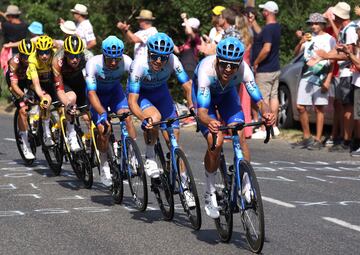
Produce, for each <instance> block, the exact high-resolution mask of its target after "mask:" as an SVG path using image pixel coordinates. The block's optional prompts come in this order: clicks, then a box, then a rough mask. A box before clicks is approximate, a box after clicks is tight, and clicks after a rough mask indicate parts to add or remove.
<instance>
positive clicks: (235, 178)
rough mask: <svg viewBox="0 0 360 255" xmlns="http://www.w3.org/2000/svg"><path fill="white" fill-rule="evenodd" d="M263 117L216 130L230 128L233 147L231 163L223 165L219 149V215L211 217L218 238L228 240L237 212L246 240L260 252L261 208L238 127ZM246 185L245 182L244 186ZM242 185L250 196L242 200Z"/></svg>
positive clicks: (262, 219)
mask: <svg viewBox="0 0 360 255" xmlns="http://www.w3.org/2000/svg"><path fill="white" fill-rule="evenodd" d="M264 124H265V123H264V122H263V121H259V122H253V123H238V124H236V125H231V126H221V127H220V128H219V130H220V131H226V130H229V131H231V133H232V134H231V136H230V137H231V140H232V147H233V151H234V161H233V165H231V166H230V167H229V169H227V167H226V160H225V155H224V151H223V150H221V154H220V165H219V172H220V175H219V174H217V177H216V183H215V187H216V198H217V202H218V206H219V211H220V217H219V218H217V219H215V226H216V229H217V232H218V234H219V237H220V239H221V241H223V242H228V241H229V240H230V239H231V236H232V232H233V214H234V213H238V212H239V214H240V218H241V222H242V225H243V227H244V230H245V235H246V240H247V241H248V244H249V246H250V249H251V251H253V252H255V253H260V252H261V250H262V247H263V245H264V239H265V223H264V210H263V204H262V199H261V192H260V187H259V183H258V181H257V178H256V175H255V172H254V170H253V168H252V166H251V164H250V162H248V161H246V160H245V159H244V158H243V153H242V150H241V146H240V139H239V135H238V131H240V130H242V129H243V128H245V127H250V126H261V125H264ZM271 129H272V128H271V127H266V138H265V140H264V143H268V141H269V139H270V134H271ZM216 137H217V136H216V135H214V134H213V145H212V148H211V150H214V149H215V144H216V140H217V139H216ZM246 185H247V186H246ZM243 186H246V190H247V192H250V193H248V194H250V198H249V197H248V200H246V197H245V193H244V192H243V189H244V187H243ZM249 200H250V201H249Z"/></svg>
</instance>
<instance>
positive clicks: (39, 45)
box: [36, 35, 53, 50]
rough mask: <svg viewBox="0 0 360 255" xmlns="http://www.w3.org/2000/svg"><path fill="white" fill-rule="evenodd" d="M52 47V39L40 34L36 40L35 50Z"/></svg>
mask: <svg viewBox="0 0 360 255" xmlns="http://www.w3.org/2000/svg"><path fill="white" fill-rule="evenodd" d="M52 47H53V40H52V39H51V37H49V36H47V35H41V36H39V38H38V39H37V40H36V49H37V50H48V49H51V48H52Z"/></svg>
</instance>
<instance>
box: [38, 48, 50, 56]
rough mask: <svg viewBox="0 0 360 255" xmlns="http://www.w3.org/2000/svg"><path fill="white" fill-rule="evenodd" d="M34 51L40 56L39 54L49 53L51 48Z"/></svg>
mask: <svg viewBox="0 0 360 255" xmlns="http://www.w3.org/2000/svg"><path fill="white" fill-rule="evenodd" d="M36 53H37V54H38V55H39V56H41V55H50V53H51V50H50V49H49V50H36Z"/></svg>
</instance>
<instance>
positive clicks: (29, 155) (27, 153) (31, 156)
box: [23, 142, 35, 160]
mask: <svg viewBox="0 0 360 255" xmlns="http://www.w3.org/2000/svg"><path fill="white" fill-rule="evenodd" d="M23 154H24V157H25V158H26V159H27V160H32V159H35V156H34V154H33V153H32V151H31V150H30V149H29V146H28V145H26V144H25V143H24V142H23Z"/></svg>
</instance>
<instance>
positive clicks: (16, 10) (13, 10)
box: [5, 5, 21, 16]
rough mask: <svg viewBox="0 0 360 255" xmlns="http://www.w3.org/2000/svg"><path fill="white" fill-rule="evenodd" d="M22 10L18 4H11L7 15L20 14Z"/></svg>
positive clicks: (7, 9)
mask: <svg viewBox="0 0 360 255" xmlns="http://www.w3.org/2000/svg"><path fill="white" fill-rule="evenodd" d="M20 14H21V11H20V10H19V7H18V6H17V5H9V6H8V7H7V8H6V12H5V16H8V15H20Z"/></svg>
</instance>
